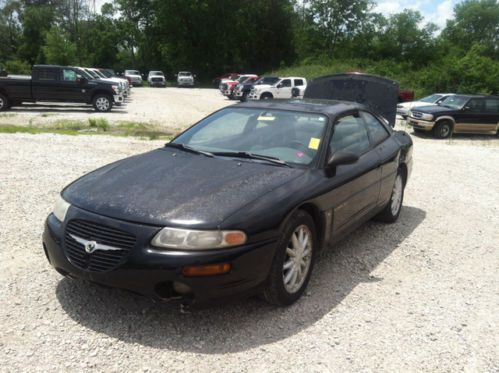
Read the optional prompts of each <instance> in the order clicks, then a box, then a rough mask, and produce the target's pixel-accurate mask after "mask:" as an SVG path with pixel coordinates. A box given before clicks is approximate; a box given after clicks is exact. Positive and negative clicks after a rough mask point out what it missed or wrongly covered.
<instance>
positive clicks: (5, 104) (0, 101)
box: [0, 93, 10, 111]
mask: <svg viewBox="0 0 499 373" xmlns="http://www.w3.org/2000/svg"><path fill="white" fill-rule="evenodd" d="M8 109H10V102H9V99H8V98H7V96H5V95H3V94H1V93H0V111H5V110H8Z"/></svg>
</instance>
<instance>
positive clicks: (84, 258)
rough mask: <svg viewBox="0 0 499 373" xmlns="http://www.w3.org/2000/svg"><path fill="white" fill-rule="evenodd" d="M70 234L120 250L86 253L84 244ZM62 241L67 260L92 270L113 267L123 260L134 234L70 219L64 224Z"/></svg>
mask: <svg viewBox="0 0 499 373" xmlns="http://www.w3.org/2000/svg"><path fill="white" fill-rule="evenodd" d="M71 235H74V236H76V237H79V238H82V239H84V240H88V241H95V242H97V243H98V244H102V245H106V246H112V247H116V248H120V249H122V250H112V251H104V250H96V251H94V252H93V253H91V254H88V253H87V252H86V251H85V247H84V245H83V244H81V243H79V242H77V241H76V240H74V239H73V237H71ZM64 241H65V247H66V256H67V257H68V259H69V261H70V262H71V263H72V264H73V265H74V266H75V267H78V268H81V269H84V270H87V271H92V272H105V271H110V270H112V269H115V268H116V267H118V266H119V265H120V264H122V263H123V262H124V260H125V259H126V257H127V256H128V254H129V253H130V251H131V250H132V249H133V248H134V246H135V236H134V235H132V234H130V233H127V232H123V231H121V230H119V229H116V228H111V227H106V226H103V225H100V224H96V223H93V222H89V221H86V220H71V221H70V222H69V223H68V225H67V226H66V232H65V236H64Z"/></svg>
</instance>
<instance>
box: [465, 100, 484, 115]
mask: <svg viewBox="0 0 499 373" xmlns="http://www.w3.org/2000/svg"><path fill="white" fill-rule="evenodd" d="M466 106H467V107H468V111H469V112H472V113H483V112H484V111H485V100H484V99H482V98H472V99H471V100H469V101H468V103H467V104H466Z"/></svg>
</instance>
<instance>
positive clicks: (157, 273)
mask: <svg viewBox="0 0 499 373" xmlns="http://www.w3.org/2000/svg"><path fill="white" fill-rule="evenodd" d="M411 165H412V141H411V139H410V137H409V136H408V135H407V134H406V133H405V132H397V131H394V130H393V129H392V128H391V127H390V126H389V125H387V122H386V120H385V119H384V118H382V117H381V116H378V114H376V113H374V112H373V111H371V110H370V109H368V108H367V107H366V106H364V105H362V104H358V103H355V102H346V101H327V102H326V101H315V100H301V101H285V102H278V101H265V102H256V103H243V104H238V105H235V106H230V107H227V108H224V109H221V110H219V111H217V112H215V113H214V114H212V115H210V116H208V117H206V118H205V119H203V120H201V121H200V122H198V123H197V124H195V125H194V126H192V127H190V128H189V129H187V130H186V131H185V132H183V133H182V134H180V135H179V136H177V137H176V138H175V139H174V140H172V141H171V142H170V143H168V144H166V145H165V146H164V147H163V148H161V149H157V150H154V151H151V152H148V153H145V154H141V155H136V156H133V157H130V158H127V159H123V160H120V161H117V162H114V163H112V164H109V165H107V166H104V167H102V168H100V169H98V170H96V171H93V172H91V173H89V174H87V175H85V176H83V177H81V178H79V179H78V180H76V181H74V182H73V183H72V184H70V185H69V186H67V187H66V188H65V189H64V190H63V191H62V193H61V195H60V197H59V199H58V201H57V202H56V205H55V208H54V211H53V213H51V214H50V215H49V216H48V218H47V220H46V225H45V231H44V235H43V247H44V250H45V253H46V255H47V259H48V261H49V262H50V263H51V265H52V266H53V267H55V269H56V270H57V271H58V272H60V273H61V274H63V275H65V276H70V277H72V278H80V279H86V280H89V281H92V282H95V283H99V284H103V285H108V286H112V287H118V288H123V289H127V290H131V291H133V292H136V293H139V294H143V295H146V296H149V297H153V298H155V299H160V300H168V299H172V298H179V299H182V300H183V301H185V302H204V301H207V300H213V299H221V298H226V297H232V296H234V295H236V294H237V295H247V296H248V295H253V294H257V293H258V294H261V295H262V296H263V297H264V298H265V299H266V300H267V301H269V302H271V303H273V304H277V305H289V304H291V303H293V302H294V301H296V300H297V299H298V298H299V297H300V296H301V295H302V293H303V291H304V289H305V288H306V286H307V283H308V281H309V279H310V276H311V273H312V270H313V267H314V261H315V259H316V257H317V254H318V251H319V250H320V249H321V248H323V247H327V246H329V245H331V244H332V243H334V242H336V241H337V240H339V239H340V238H341V237H343V236H344V235H345V234H347V233H348V232H350V231H352V230H353V229H355V228H356V227H357V226H359V225H360V224H361V223H362V222H365V221H366V220H368V219H371V218H373V217H375V218H377V219H379V220H381V221H384V222H388V223H390V222H394V221H395V220H396V219H397V218H398V216H399V214H400V211H401V208H402V199H403V196H404V187H405V184H406V182H407V179H408V177H409V175H410V172H411Z"/></svg>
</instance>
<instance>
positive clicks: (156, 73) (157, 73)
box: [149, 71, 164, 76]
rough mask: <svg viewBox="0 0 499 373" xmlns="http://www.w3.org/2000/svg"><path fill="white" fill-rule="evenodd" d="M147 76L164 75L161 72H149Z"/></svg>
mask: <svg viewBox="0 0 499 373" xmlns="http://www.w3.org/2000/svg"><path fill="white" fill-rule="evenodd" d="M149 75H153V76H163V75H164V74H163V73H162V72H161V71H151V72H150V73H149Z"/></svg>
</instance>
